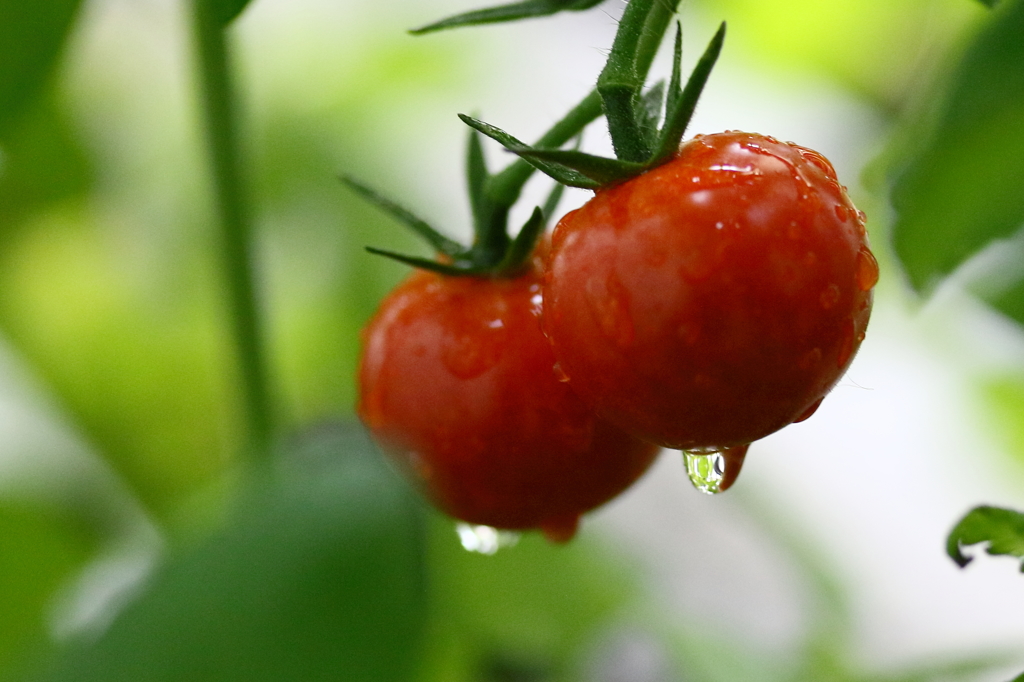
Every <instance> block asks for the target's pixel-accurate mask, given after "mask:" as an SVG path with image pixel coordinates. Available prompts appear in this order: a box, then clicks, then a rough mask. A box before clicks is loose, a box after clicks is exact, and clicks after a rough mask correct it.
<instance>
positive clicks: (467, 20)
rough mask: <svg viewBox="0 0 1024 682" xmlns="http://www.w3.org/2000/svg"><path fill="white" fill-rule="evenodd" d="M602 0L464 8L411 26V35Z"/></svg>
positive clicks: (536, 0)
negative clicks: (462, 10)
mask: <svg viewBox="0 0 1024 682" xmlns="http://www.w3.org/2000/svg"><path fill="white" fill-rule="evenodd" d="M601 2H602V0H522V2H513V3H509V4H507V5H498V6H497V7H487V8H484V9H478V10H472V11H470V12H463V13H462V14H456V15H455V16H451V17H448V18H446V19H441V20H440V21H436V22H434V23H432V24H427V25H426V26H421V27H419V28H414V29H410V30H409V33H411V34H413V35H423V34H424V33H433V32H434V31H441V30H444V29H449V28H458V27H460V26H478V25H480V24H497V23H501V22H505V21H518V20H519V19H533V18H536V17H546V16H550V15H552V14H557V13H558V12H564V11H571V12H579V11H582V10H585V9H590V8H591V7H594V6H595V5H598V4H600V3H601Z"/></svg>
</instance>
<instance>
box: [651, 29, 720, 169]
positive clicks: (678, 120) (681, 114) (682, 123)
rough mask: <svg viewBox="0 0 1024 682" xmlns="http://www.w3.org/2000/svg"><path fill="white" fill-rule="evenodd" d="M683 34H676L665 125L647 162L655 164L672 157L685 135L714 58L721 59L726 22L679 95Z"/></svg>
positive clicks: (713, 64)
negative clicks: (673, 83) (671, 84)
mask: <svg viewBox="0 0 1024 682" xmlns="http://www.w3.org/2000/svg"><path fill="white" fill-rule="evenodd" d="M680 35H681V31H680V33H677V34H676V54H675V64H674V65H673V67H672V80H673V81H676V83H675V88H674V89H672V90H670V91H669V98H670V99H671V100H672V101H671V106H670V107H669V109H668V111H667V112H666V114H665V125H664V126H663V127H662V129H661V135H660V138H661V139H660V141H659V143H658V146H657V147H656V148H655V151H654V154H653V155H652V157H651V160H650V161H649V162H648V165H649V166H652V167H653V166H657V165H660V164H662V163H664V162H665V161H667V160H668V159H670V158H672V156H673V155H674V154H675V153H676V151H677V150H678V149H679V143H680V142H681V141H682V139H683V134H684V133H685V132H686V127H687V126H688V125H690V119H691V118H693V112H694V110H695V109H696V108H697V100H699V99H700V94H701V92H702V91H703V90H704V86H705V85H706V84H707V82H708V78H709V77H710V76H711V70H712V69H713V68H714V66H715V62H717V61H718V56H719V55H720V54H721V53H722V44H723V43H724V42H725V22H724V21H723V22H722V24H721V25H720V26H719V27H718V31H717V32H715V35H714V37H713V38H712V39H711V42H710V43H708V47H707V49H706V50H704V54H703V55H702V56H701V58H700V61H698V62H697V65H696V66H695V67H694V68H693V72H692V73H691V74H690V78H689V79H688V80H687V81H686V87H685V88H683V90H682V91H681V92H679V94H678V95H676V96H673V95H672V93H673V92H678V74H677V72H678V70H679V60H680V59H681V56H682V40H681V38H680Z"/></svg>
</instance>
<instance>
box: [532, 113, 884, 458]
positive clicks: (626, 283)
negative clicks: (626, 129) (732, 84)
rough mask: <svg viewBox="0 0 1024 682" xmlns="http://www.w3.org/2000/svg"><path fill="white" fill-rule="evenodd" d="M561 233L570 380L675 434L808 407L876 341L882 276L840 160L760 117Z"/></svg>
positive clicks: (556, 238)
mask: <svg viewBox="0 0 1024 682" xmlns="http://www.w3.org/2000/svg"><path fill="white" fill-rule="evenodd" d="M552 239H553V243H552V247H551V253H550V256H549V263H548V271H547V274H546V276H545V285H544V291H543V295H544V311H543V318H544V319H543V323H544V327H545V331H546V333H547V335H548V337H549V339H550V341H551V344H552V347H553V349H554V352H555V356H556V357H557V359H558V361H559V363H560V366H561V368H562V370H563V372H564V373H565V374H566V376H568V377H569V379H570V385H571V386H572V387H573V388H574V389H575V390H576V391H577V393H578V394H579V395H580V396H581V397H583V398H584V399H585V400H586V401H587V402H588V404H590V405H592V406H593V407H594V408H595V410H596V411H597V412H598V414H600V415H601V416H603V417H604V418H606V419H608V420H609V421H611V422H612V423H614V424H616V425H618V426H619V427H621V428H623V429H624V430H627V431H629V432H630V433H633V434H635V435H637V436H639V437H641V438H644V439H647V440H650V441H652V442H655V443H658V444H660V445H663V446H666V447H670V448H680V449H721V448H726V447H733V446H738V445H743V444H746V443H750V442H752V441H754V440H757V439H759V438H762V437H764V436H766V435H768V434H770V433H772V432H774V431H776V430H778V429H780V428H782V427H784V426H786V425H787V424H789V423H791V422H794V421H799V420H800V419H802V418H806V417H808V416H810V413H811V412H813V411H814V409H816V407H817V405H818V404H819V403H820V402H821V400H822V398H823V397H824V396H825V394H826V393H828V392H829V390H831V389H832V387H833V386H835V384H836V382H837V381H838V380H839V378H840V377H841V376H842V374H843V372H844V371H845V370H846V368H847V367H848V366H849V364H850V361H851V360H852V358H853V356H854V354H855V353H856V352H857V349H858V347H859V346H860V343H861V341H862V340H863V339H864V333H865V330H866V328H867V324H868V316H869V315H870V312H871V303H872V288H873V287H874V285H875V282H876V280H877V279H878V265H877V262H876V261H875V259H874V257H873V256H872V254H871V251H870V250H869V248H868V240H867V236H866V233H865V230H864V216H863V214H862V213H860V212H859V211H858V210H857V209H856V208H855V207H854V205H853V204H852V203H851V201H850V199H849V197H848V196H847V194H846V190H845V188H844V187H842V186H841V185H840V184H839V182H838V180H837V179H836V174H835V171H834V170H833V168H832V166H831V164H829V162H828V161H827V160H825V158H824V157H822V156H821V155H820V154H818V153H816V152H813V151H811V150H809V149H805V148H802V147H799V146H797V145H793V144H786V143H780V142H778V141H776V140H774V139H772V138H770V137H765V136H761V135H755V134H749V133H739V132H726V133H720V134H715V135H707V136H698V137H697V138H695V139H693V140H691V141H689V142H687V143H686V144H684V145H683V146H682V147H681V148H680V151H679V153H678V155H677V157H675V158H674V159H673V160H671V161H669V162H668V163H666V164H665V165H663V166H660V167H658V168H655V169H654V170H651V171H649V172H647V173H645V174H643V175H640V176H637V177H635V178H633V179H631V180H628V181H626V182H624V183H622V184H619V185H616V186H611V187H608V188H604V189H600V190H598V191H597V192H596V195H595V196H594V198H593V199H592V200H590V201H589V202H588V203H587V204H585V205H584V206H583V207H582V208H580V209H578V210H576V211H574V212H571V213H569V214H568V215H566V216H565V217H564V218H563V219H562V220H561V222H560V223H559V224H558V226H557V227H556V229H555V231H554V234H553V238H552Z"/></svg>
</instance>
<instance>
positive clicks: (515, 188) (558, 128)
mask: <svg viewBox="0 0 1024 682" xmlns="http://www.w3.org/2000/svg"><path fill="white" fill-rule="evenodd" d="M600 115H601V98H600V97H599V96H598V94H597V92H596V91H592V92H591V93H590V94H589V95H587V96H586V97H584V98H583V100H581V101H580V103H579V104H577V105H576V106H575V107H574V108H573V109H572V111H570V112H569V113H568V114H566V115H565V116H564V117H563V118H562V120H560V121H559V122H558V123H556V124H555V125H553V126H552V127H551V129H550V130H548V131H547V132H546V133H544V135H543V137H541V138H540V139H539V140H537V142H536V143H535V144H534V145H533V146H534V147H538V148H540V149H548V148H551V149H554V148H557V147H560V146H562V145H563V144H565V143H566V142H568V141H569V140H571V139H572V138H573V137H575V136H576V135H579V134H580V132H581V131H582V130H583V129H584V128H586V127H587V125H588V124H590V123H593V122H594V121H595V120H597V118H598V117H599V116H600ZM534 170H536V169H535V168H534V167H533V166H531V165H530V164H528V163H527V162H525V161H523V160H522V159H520V160H518V161H516V162H515V163H512V164H511V165H509V166H508V168H506V169H505V170H503V171H501V172H500V173H498V174H497V175H495V176H493V177H492V178H491V179H490V180H489V181H488V182H487V194H488V196H490V197H491V198H492V199H493V200H494V202H495V203H496V204H499V205H501V206H506V207H509V206H512V205H513V204H515V203H516V201H518V199H519V194H520V192H522V190H523V186H524V185H525V184H526V181H527V180H529V179H530V176H531V175H532V174H533V171H534Z"/></svg>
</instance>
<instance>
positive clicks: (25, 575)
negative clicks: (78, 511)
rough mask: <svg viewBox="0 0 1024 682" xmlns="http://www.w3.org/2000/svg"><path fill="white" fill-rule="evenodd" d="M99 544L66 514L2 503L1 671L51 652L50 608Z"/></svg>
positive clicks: (0, 565) (0, 677)
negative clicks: (31, 656) (36, 654)
mask: <svg viewBox="0 0 1024 682" xmlns="http://www.w3.org/2000/svg"><path fill="white" fill-rule="evenodd" d="M96 541H97V537H96V535H95V533H93V532H92V531H91V530H90V529H89V528H88V527H86V525H85V524H82V523H79V522H78V521H76V519H74V518H73V517H72V516H71V515H69V514H67V513H64V512H61V511H58V510H55V509H53V508H48V507H46V506H43V505H42V503H39V502H35V503H25V502H14V501H11V500H4V501H3V502H0V594H2V595H3V597H2V598H0V671H3V670H6V669H9V668H10V666H11V665H19V664H21V663H22V661H21V658H22V657H23V656H25V655H26V654H27V652H28V651H32V652H33V653H34V651H35V650H36V649H40V648H44V647H45V646H46V642H47V641H48V639H49V633H48V630H49V627H48V626H49V623H47V622H46V615H47V612H48V608H47V607H48V606H49V605H50V603H51V600H52V599H53V596H54V593H55V591H56V590H57V589H58V588H59V587H61V586H62V585H63V584H64V583H65V581H67V580H68V579H69V578H70V576H71V575H72V573H73V572H74V571H75V570H76V569H78V568H80V567H81V566H82V565H83V564H84V563H85V561H86V560H87V559H88V558H89V556H90V555H91V553H92V552H93V550H94V549H95V546H96ZM0 679H5V678H4V676H3V674H2V672H0Z"/></svg>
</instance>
